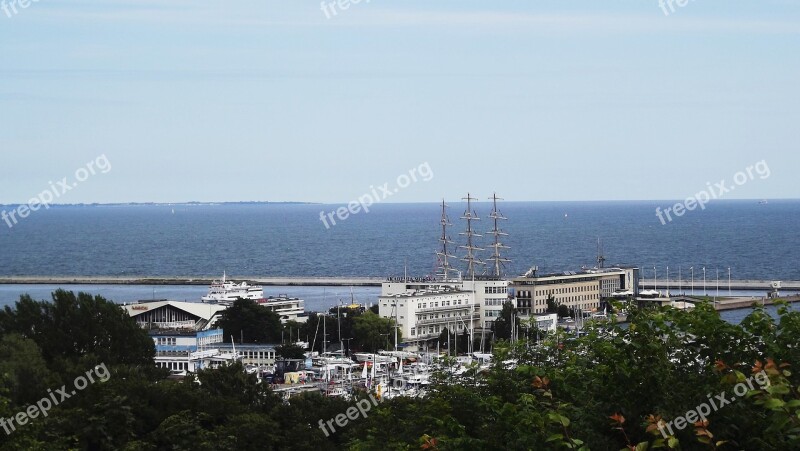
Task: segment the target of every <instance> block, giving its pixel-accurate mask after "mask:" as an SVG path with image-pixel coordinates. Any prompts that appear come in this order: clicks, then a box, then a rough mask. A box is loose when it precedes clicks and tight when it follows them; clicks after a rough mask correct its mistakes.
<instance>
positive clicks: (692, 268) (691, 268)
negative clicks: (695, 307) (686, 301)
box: [689, 266, 694, 296]
mask: <svg viewBox="0 0 800 451" xmlns="http://www.w3.org/2000/svg"><path fill="white" fill-rule="evenodd" d="M689 269H690V270H691V271H692V296H694V266H690V267H689Z"/></svg>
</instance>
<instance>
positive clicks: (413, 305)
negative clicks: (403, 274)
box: [378, 282, 480, 344]
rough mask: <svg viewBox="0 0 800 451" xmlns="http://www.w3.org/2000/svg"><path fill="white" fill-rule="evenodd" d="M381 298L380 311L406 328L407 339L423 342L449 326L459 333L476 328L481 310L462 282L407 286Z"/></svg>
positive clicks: (380, 313)
mask: <svg viewBox="0 0 800 451" xmlns="http://www.w3.org/2000/svg"><path fill="white" fill-rule="evenodd" d="M384 290H386V291H388V292H390V293H393V294H390V295H382V296H380V298H378V314H379V315H380V316H382V317H384V318H392V319H394V320H395V321H396V322H397V325H398V327H399V328H400V331H401V332H402V337H403V341H404V342H405V343H409V344H421V343H423V342H425V341H427V340H431V339H434V338H436V337H438V336H439V335H440V334H441V332H442V330H444V329H445V328H446V329H448V330H450V331H454V332H456V333H463V331H464V330H467V331H471V330H474V328H475V325H476V324H477V323H478V321H479V319H480V311H479V308H478V306H477V305H476V304H475V303H474V293H473V292H472V291H464V290H462V289H461V287H460V285H459V284H452V285H451V284H444V283H441V282H439V283H438V284H430V285H426V286H424V287H420V286H417V283H416V282H414V288H411V289H409V288H406V290H405V291H403V292H396V291H393V290H394V289H393V288H388V287H384Z"/></svg>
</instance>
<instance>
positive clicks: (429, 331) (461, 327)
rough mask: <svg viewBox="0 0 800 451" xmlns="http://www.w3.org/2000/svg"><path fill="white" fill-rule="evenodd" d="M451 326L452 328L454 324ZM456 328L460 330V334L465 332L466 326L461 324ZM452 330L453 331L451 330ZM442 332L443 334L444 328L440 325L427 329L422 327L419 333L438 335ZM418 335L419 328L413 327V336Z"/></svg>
mask: <svg viewBox="0 0 800 451" xmlns="http://www.w3.org/2000/svg"><path fill="white" fill-rule="evenodd" d="M451 326H452V324H451ZM455 327H456V328H457V329H458V331H459V332H460V331H463V330H464V325H463V324H460V323H459V324H458V325H457V326H455ZM450 330H452V329H450ZM441 332H442V326H440V325H436V326H428V327H427V328H426V327H420V328H419V333H420V334H433V333H436V334H438V333H441ZM416 335H417V328H416V327H412V328H411V336H412V337H414V336H416Z"/></svg>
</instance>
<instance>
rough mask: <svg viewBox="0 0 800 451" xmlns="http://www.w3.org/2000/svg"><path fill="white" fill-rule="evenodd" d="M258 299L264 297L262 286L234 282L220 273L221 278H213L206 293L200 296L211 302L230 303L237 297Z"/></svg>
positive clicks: (204, 300) (203, 299)
mask: <svg viewBox="0 0 800 451" xmlns="http://www.w3.org/2000/svg"><path fill="white" fill-rule="evenodd" d="M239 298H241V299H252V300H254V301H258V300H259V299H263V298H264V288H263V287H261V286H260V285H249V284H248V283H247V282H242V283H240V284H235V283H233V282H231V281H229V280H227V277H226V275H225V273H224V272H223V273H222V280H215V281H214V282H213V283H212V284H211V286H210V287H208V294H207V295H205V296H203V297H202V298H200V299H201V300H202V301H203V302H208V303H211V304H232V303H233V301H235V300H237V299H239Z"/></svg>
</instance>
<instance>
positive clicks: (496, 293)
mask: <svg viewBox="0 0 800 451" xmlns="http://www.w3.org/2000/svg"><path fill="white" fill-rule="evenodd" d="M508 287H509V282H508V281H507V280H499V279H496V278H486V277H482V278H480V279H478V278H476V279H475V280H450V281H447V282H442V281H434V280H430V279H408V281H405V280H403V279H395V280H392V281H389V282H384V283H383V285H382V286H381V298H384V297H389V296H394V295H397V294H403V295H408V294H412V293H424V292H436V291H440V290H442V289H457V290H459V291H462V292H464V293H466V294H468V295H469V296H470V303H471V304H474V308H475V312H474V313H476V314H477V315H476V317H477V321H476V322H475V323H474V324H473V326H472V327H473V329H478V330H480V329H481V328H482V327H485V328H486V329H487V330H490V329H491V328H492V325H493V323H494V321H495V319H496V318H497V317H498V316H500V312H501V311H502V310H503V304H504V303H506V302H508V301H513V299H512V298H511V297H510V296H509V290H508ZM379 312H381V313H380V315H381V316H385V317H387V318H388V317H390V316H391V317H392V318H394V316H393V315H394V312H393V311H388V313H387V314H386V315H384V314H383V313H382V310H379ZM425 319H426V320H427V319H428V318H425ZM405 322H406V323H409V321H405ZM398 323H400V321H398ZM410 327H412V326H409V329H410ZM419 330H427V329H426V328H425V325H424V324H420V327H417V332H418V331H419ZM437 336H438V335H437ZM403 338H404V340H405V341H408V339H410V338H412V337H411V336H410V335H407V334H406V333H405V332H404V333H403Z"/></svg>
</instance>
